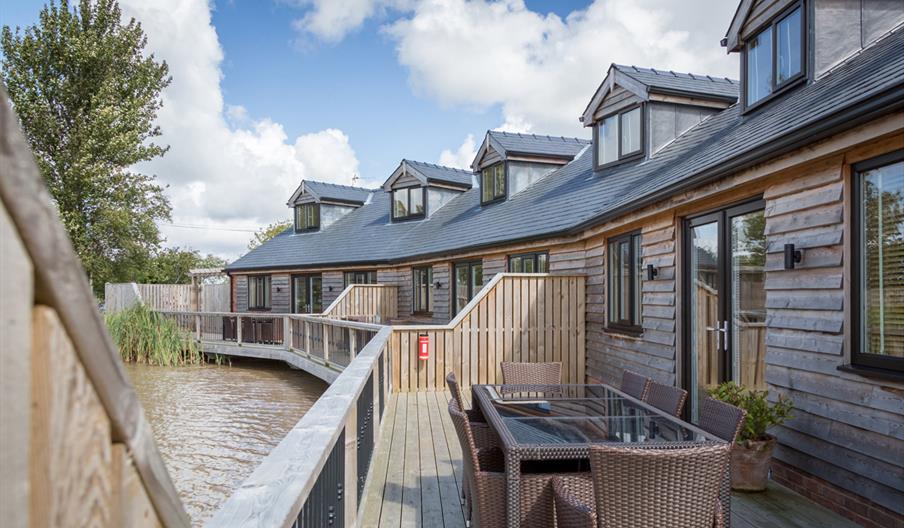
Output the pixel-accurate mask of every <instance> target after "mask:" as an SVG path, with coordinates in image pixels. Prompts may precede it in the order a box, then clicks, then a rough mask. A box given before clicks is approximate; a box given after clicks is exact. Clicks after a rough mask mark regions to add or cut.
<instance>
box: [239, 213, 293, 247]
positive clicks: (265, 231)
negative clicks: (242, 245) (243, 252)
mask: <svg viewBox="0 0 904 528" xmlns="http://www.w3.org/2000/svg"><path fill="white" fill-rule="evenodd" d="M290 227H292V221H291V220H283V221H282V222H273V223H272V224H270V225H268V226H267V227H262V228H260V229H258V230H257V233H254V237H253V238H252V239H251V242H248V250H249V251H251V250H252V249H254V248H256V247H258V246H260V245H262V244H263V243H264V242H266V241H268V240H270V239H271V238H273V237H275V236H276V235H278V234H280V233H282V232H283V231H285V230H286V229H288V228H290Z"/></svg>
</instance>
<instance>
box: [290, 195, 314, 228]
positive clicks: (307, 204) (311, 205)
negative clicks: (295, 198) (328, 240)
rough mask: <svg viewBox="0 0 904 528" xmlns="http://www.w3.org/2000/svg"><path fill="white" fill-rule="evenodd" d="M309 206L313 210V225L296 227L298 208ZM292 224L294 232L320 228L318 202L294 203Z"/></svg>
mask: <svg viewBox="0 0 904 528" xmlns="http://www.w3.org/2000/svg"><path fill="white" fill-rule="evenodd" d="M305 208H311V209H313V210H314V225H312V226H305V227H302V228H299V227H298V210H299V209H305ZM293 220H294V221H293V225H294V227H295V232H296V233H306V232H309V231H318V230H319V229H320V204H319V203H317V202H308V203H303V204H295V218H293Z"/></svg>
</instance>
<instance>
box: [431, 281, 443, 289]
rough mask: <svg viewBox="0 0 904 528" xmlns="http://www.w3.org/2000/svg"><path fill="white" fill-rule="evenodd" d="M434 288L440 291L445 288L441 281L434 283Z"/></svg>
mask: <svg viewBox="0 0 904 528" xmlns="http://www.w3.org/2000/svg"><path fill="white" fill-rule="evenodd" d="M433 287H434V288H436V289H437V290H438V289H440V288H442V287H443V283H441V282H440V281H436V282H435V283H433Z"/></svg>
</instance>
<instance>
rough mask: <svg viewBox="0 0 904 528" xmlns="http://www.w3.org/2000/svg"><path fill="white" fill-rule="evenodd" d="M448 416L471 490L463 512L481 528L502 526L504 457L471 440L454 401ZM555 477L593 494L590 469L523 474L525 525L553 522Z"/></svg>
mask: <svg viewBox="0 0 904 528" xmlns="http://www.w3.org/2000/svg"><path fill="white" fill-rule="evenodd" d="M449 416H450V417H451V418H452V424H453V425H454V426H455V433H456V434H457V435H458V441H459V443H460V444H461V452H462V460H463V466H464V474H465V475H464V476H465V478H464V480H465V482H467V483H468V485H469V487H470V488H471V489H472V490H473V493H472V494H471V500H470V501H469V503H468V507H467V508H466V510H465V511H466V512H467V513H468V519H469V521H468V522H469V523H470V521H471V520H475V521H476V523H477V526H479V527H480V528H496V527H502V526H505V521H506V518H507V516H506V511H507V505H508V504H507V502H506V500H507V499H506V497H507V493H506V474H505V458H504V455H503V452H502V450H501V449H499V448H497V447H491V448H484V449H480V448H478V447H477V446H476V444H475V443H474V438H473V435H472V434H471V423H470V422H469V421H468V419H467V415H466V414H465V413H464V412H462V411H461V410H460V409H459V407H458V404H457V403H456V402H455V400H450V401H449ZM553 479H557V480H559V481H561V482H562V483H563V485H566V486H568V487H569V489H574V490H578V492H579V493H582V494H588V493H589V494H592V493H593V480H592V479H591V476H590V472H589V471H581V472H567V473H566V472H552V473H545V472H544V473H522V474H521V477H520V479H519V482H520V493H519V497H520V500H519V503H520V510H521V519H520V523H519V525H520V526H522V527H524V528H534V527H536V528H547V527H550V526H553V525H554V524H555V511H554V509H553V490H552V481H553Z"/></svg>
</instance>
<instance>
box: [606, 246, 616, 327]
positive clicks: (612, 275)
mask: <svg viewBox="0 0 904 528" xmlns="http://www.w3.org/2000/svg"><path fill="white" fill-rule="evenodd" d="M608 269H609V299H608V301H609V322H610V323H615V322H618V302H617V301H618V296H619V293H618V286H619V283H618V274H617V273H616V270H618V243H612V244H609V268H608Z"/></svg>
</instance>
